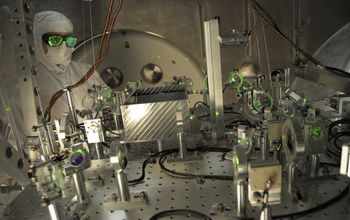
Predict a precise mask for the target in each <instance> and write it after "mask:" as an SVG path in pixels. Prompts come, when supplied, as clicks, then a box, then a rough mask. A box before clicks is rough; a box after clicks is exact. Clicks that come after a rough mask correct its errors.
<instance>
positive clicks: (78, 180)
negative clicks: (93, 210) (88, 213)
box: [72, 171, 90, 204]
mask: <svg viewBox="0 0 350 220" xmlns="http://www.w3.org/2000/svg"><path fill="white" fill-rule="evenodd" d="M72 178H73V183H74V187H75V192H76V195H77V199H78V202H79V203H80V204H82V203H87V202H89V200H90V198H89V194H88V192H87V191H86V187H85V177H84V174H83V172H82V171H79V172H76V173H74V174H73V176H72Z"/></svg>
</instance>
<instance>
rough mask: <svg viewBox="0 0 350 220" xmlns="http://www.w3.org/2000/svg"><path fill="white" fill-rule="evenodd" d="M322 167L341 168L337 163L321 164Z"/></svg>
mask: <svg viewBox="0 0 350 220" xmlns="http://www.w3.org/2000/svg"><path fill="white" fill-rule="evenodd" d="M320 165H321V167H339V164H335V163H320Z"/></svg>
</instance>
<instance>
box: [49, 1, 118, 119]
mask: <svg viewBox="0 0 350 220" xmlns="http://www.w3.org/2000/svg"><path fill="white" fill-rule="evenodd" d="M113 2H114V0H111V2H110V5H109V9H108V14H107V18H106V23H105V27H104V30H103V33H102V38H101V41H100V47H99V53H98V57H97V60H96V63H95V65H93V66H92V67H91V68H90V69H89V71H88V72H87V73H86V74H85V75H84V76H83V77H82V78H81V79H80V80H79V82H77V83H76V84H74V85H72V86H69V87H68V88H67V89H73V88H76V87H78V86H80V85H82V84H84V83H85V82H86V81H87V80H88V79H89V78H90V76H91V75H92V74H93V73H94V72H95V69H96V68H97V67H98V66H99V64H100V63H101V62H102V60H103V59H104V58H105V57H106V56H107V53H108V48H109V40H110V35H111V33H112V28H113V25H114V22H115V19H116V18H117V16H118V14H119V12H120V9H121V7H122V3H123V0H119V5H118V9H117V11H116V12H115V13H114V16H113V18H112V21H111V25H110V28H109V32H108V36H107V42H106V49H105V53H104V55H103V56H102V57H101V53H102V46H103V42H104V38H105V35H106V30H107V28H108V24H109V19H110V15H111V11H112V6H113ZM100 57H101V58H100ZM63 93H64V92H63V89H61V90H59V91H58V92H56V93H55V94H54V95H53V96H52V97H51V99H50V102H49V106H48V107H47V109H46V111H45V115H44V118H46V117H48V121H50V120H51V108H52V107H53V105H54V104H55V103H56V101H57V100H58V99H59V98H60V97H61V96H62V95H63Z"/></svg>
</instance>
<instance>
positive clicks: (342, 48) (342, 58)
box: [297, 23, 350, 93]
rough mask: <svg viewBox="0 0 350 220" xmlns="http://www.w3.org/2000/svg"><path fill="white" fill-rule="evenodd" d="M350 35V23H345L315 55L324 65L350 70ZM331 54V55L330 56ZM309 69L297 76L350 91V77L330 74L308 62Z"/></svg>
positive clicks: (338, 89) (335, 88)
mask: <svg viewBox="0 0 350 220" xmlns="http://www.w3.org/2000/svg"><path fill="white" fill-rule="evenodd" d="M349 37H350V23H347V24H346V25H344V26H343V27H342V28H341V29H339V30H338V31H337V32H336V33H335V34H334V35H333V36H332V37H330V38H329V39H328V40H327V41H326V42H325V43H324V44H323V45H322V46H321V47H320V48H319V49H318V50H317V51H316V53H314V54H313V57H315V59H317V60H318V61H319V62H321V63H322V64H323V65H326V66H331V67H336V68H338V69H342V70H344V71H346V72H349V70H350V65H349V60H350V52H349V51H348V50H346V48H348V47H349V46H350V44H349V41H348V40H347V39H348V38H349ZM330 54H331V56H330ZM308 70H309V71H311V72H309V71H304V72H302V73H300V74H297V76H300V77H302V78H305V79H307V80H310V81H312V82H316V83H318V84H321V85H324V86H326V87H329V88H332V89H334V90H337V91H341V92H345V93H349V92H350V90H349V88H348V85H349V82H350V81H349V79H348V78H344V77H339V76H335V75H332V74H330V73H329V72H327V71H325V70H323V69H319V68H318V67H316V66H315V65H313V64H311V63H310V62H308ZM311 73H313V74H311Z"/></svg>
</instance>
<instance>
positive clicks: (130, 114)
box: [121, 100, 190, 141]
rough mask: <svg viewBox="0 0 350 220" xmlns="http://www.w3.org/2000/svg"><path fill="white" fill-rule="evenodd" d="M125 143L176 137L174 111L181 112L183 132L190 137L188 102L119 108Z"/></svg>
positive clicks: (169, 102)
mask: <svg viewBox="0 0 350 220" xmlns="http://www.w3.org/2000/svg"><path fill="white" fill-rule="evenodd" d="M121 109H122V114H123V122H124V131H125V141H145V140H159V139H168V138H174V137H176V134H177V133H178V131H177V125H176V111H177V110H181V111H182V117H183V124H184V132H185V134H187V135H190V119H189V109H188V101H187V100H181V101H168V102H157V103H147V104H134V105H124V106H122V107H121Z"/></svg>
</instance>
